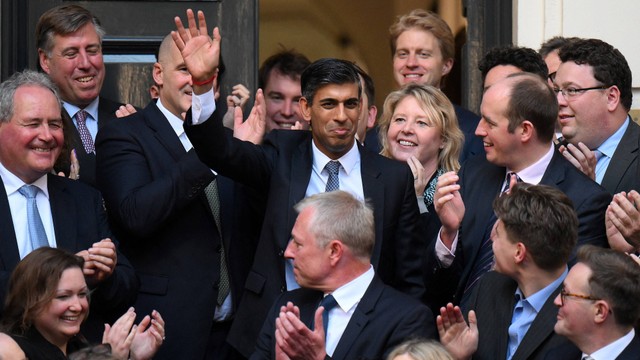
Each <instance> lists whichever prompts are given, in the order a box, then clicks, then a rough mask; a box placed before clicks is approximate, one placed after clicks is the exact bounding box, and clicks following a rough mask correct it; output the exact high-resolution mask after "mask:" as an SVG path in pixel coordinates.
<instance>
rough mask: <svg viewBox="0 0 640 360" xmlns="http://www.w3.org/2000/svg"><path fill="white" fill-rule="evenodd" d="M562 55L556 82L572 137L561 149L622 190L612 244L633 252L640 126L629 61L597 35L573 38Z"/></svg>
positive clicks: (611, 221) (614, 206) (639, 228)
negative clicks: (634, 109)
mask: <svg viewBox="0 0 640 360" xmlns="http://www.w3.org/2000/svg"><path fill="white" fill-rule="evenodd" d="M559 56H560V60H561V61H562V63H561V64H560V66H559V67H558V71H557V72H556V75H555V77H554V79H553V84H554V89H555V91H556V94H557V98H558V105H559V114H558V117H559V121H560V124H561V125H562V135H563V136H564V138H565V140H566V141H568V145H566V147H565V146H561V147H560V151H561V152H562V153H563V155H564V156H565V157H566V158H567V159H568V160H569V161H571V162H572V163H573V164H574V165H575V166H576V167H577V168H578V169H580V170H581V171H582V172H584V173H585V174H587V175H588V176H589V177H591V178H592V179H594V180H595V181H596V182H597V183H598V184H600V185H602V187H604V188H605V189H606V190H607V191H609V192H610V193H611V194H618V195H619V196H616V197H614V200H613V201H612V203H611V207H610V209H609V211H607V227H608V228H609V231H608V234H607V235H608V238H609V244H610V245H611V247H613V248H616V249H618V250H624V251H632V250H633V247H631V246H630V245H629V244H627V242H630V243H632V244H634V245H635V247H636V248H638V245H639V243H640V223H638V221H637V219H638V218H640V213H639V212H638V210H637V207H638V206H639V205H640V194H638V191H639V190H640V176H638V175H639V171H640V166H639V162H640V161H639V159H638V148H639V145H640V126H638V124H636V123H635V122H634V121H633V120H632V119H631V117H630V116H629V115H628V113H629V109H630V108H631V103H632V97H633V94H632V91H631V70H630V68H629V64H628V63H627V60H626V59H625V57H624V56H623V55H622V54H621V53H620V51H618V49H616V48H614V47H613V46H611V45H610V44H607V43H606V42H604V41H601V40H598V39H580V40H577V41H575V42H572V43H570V44H568V45H566V46H564V47H563V48H562V49H561V50H560V52H559ZM634 205H635V206H634ZM633 219H636V220H635V221H634V220H633Z"/></svg>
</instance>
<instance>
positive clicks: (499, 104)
mask: <svg viewBox="0 0 640 360" xmlns="http://www.w3.org/2000/svg"><path fill="white" fill-rule="evenodd" d="M556 103H557V102H556V99H555V94H554V93H553V91H551V89H550V88H549V85H548V84H547V83H546V81H545V80H543V79H541V78H540V77H539V76H537V75H533V74H529V73H517V74H512V75H510V76H509V77H507V78H506V79H504V80H502V81H499V82H497V83H495V84H494V85H492V86H491V87H489V88H488V89H487V90H486V92H485V94H484V97H483V100H482V107H481V110H482V119H481V120H480V124H479V125H478V128H477V129H476V135H477V136H480V137H482V139H483V143H484V146H485V151H486V160H485V159H478V161H474V162H469V163H466V164H464V165H463V166H462V168H461V169H460V172H459V174H456V173H454V172H449V173H445V174H444V175H442V176H441V177H440V179H439V180H438V187H437V190H436V194H435V200H434V204H436V205H435V208H436V212H437V213H438V216H439V218H440V220H441V222H442V228H441V230H440V233H439V235H438V240H437V242H436V251H435V254H436V256H435V257H436V259H433V258H432V259H427V261H428V262H429V266H430V269H431V273H432V274H433V276H434V277H435V278H438V277H442V278H445V277H446V278H447V280H448V281H451V280H450V279H451V278H454V279H455V278H457V279H458V288H457V290H456V292H455V294H454V295H455V296H454V297H453V298H452V300H453V302H454V303H459V302H461V301H464V300H465V299H464V298H463V295H464V294H467V295H468V294H470V291H469V290H470V289H472V288H473V286H474V285H475V284H476V282H477V280H478V279H479V278H480V276H482V274H483V273H485V272H487V271H488V270H489V269H490V267H491V264H492V262H493V261H492V252H491V243H490V242H489V241H488V240H489V235H490V232H491V229H492V227H493V223H494V222H495V220H496V217H495V215H494V212H493V210H492V208H491V204H492V202H493V200H494V199H495V197H497V196H498V195H499V194H500V193H501V192H503V191H504V190H505V189H508V187H509V185H510V183H511V182H516V181H524V182H527V183H530V184H544V185H549V186H553V187H556V188H558V189H560V190H561V191H562V192H564V193H565V194H566V195H567V196H568V197H569V198H570V199H571V201H572V202H573V206H574V209H575V210H576V213H577V214H578V221H579V226H578V245H584V244H595V245H598V246H606V245H607V242H606V235H605V228H604V212H605V209H606V207H607V205H608V204H609V202H610V200H611V196H610V195H609V194H608V193H607V192H606V191H605V190H604V189H602V188H601V187H600V186H599V185H598V184H596V183H594V182H593V181H592V180H590V179H589V178H587V177H586V176H585V175H584V174H582V173H581V172H580V171H578V170H577V169H576V168H575V167H574V166H572V165H571V164H570V163H569V162H568V161H567V160H565V159H564V157H563V156H562V155H561V154H560V153H558V152H557V151H556V149H555V147H554V145H553V142H552V138H553V134H554V123H555V121H556V117H557V112H556V108H557V107H556ZM514 175H515V176H514ZM572 259H573V257H572V258H571V260H570V261H569V262H570V264H571V263H572V262H573V261H572ZM444 275H447V276H444ZM465 298H466V297H465Z"/></svg>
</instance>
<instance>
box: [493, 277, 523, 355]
mask: <svg viewBox="0 0 640 360" xmlns="http://www.w3.org/2000/svg"><path fill="white" fill-rule="evenodd" d="M501 276H502V275H501ZM505 280H506V281H508V285H507V286H504V287H502V290H503V293H502V294H500V296H496V298H497V299H500V298H502V299H507V301H506V302H505V306H504V311H497V312H496V313H494V314H492V315H491V316H493V317H494V318H495V324H496V326H495V329H503V330H502V335H503V336H498V339H499V340H498V341H499V346H498V351H499V352H498V355H499V356H498V357H497V358H498V359H506V358H507V347H508V346H509V325H511V319H512V318H513V310H514V307H515V306H516V299H515V293H516V288H517V287H518V283H516V282H515V281H513V280H512V279H505ZM493 336H495V334H494V335H493Z"/></svg>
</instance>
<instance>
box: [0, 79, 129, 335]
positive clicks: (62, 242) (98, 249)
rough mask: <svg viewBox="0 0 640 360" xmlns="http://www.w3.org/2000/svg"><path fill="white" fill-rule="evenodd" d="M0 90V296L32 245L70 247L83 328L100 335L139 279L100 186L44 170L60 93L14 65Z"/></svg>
mask: <svg viewBox="0 0 640 360" xmlns="http://www.w3.org/2000/svg"><path fill="white" fill-rule="evenodd" d="M0 93H1V94H2V97H1V98H0V114H1V115H0V143H1V144H2V146H1V147H0V179H1V180H0V184H2V190H3V191H2V192H0V218H1V219H2V220H1V221H0V223H2V224H3V225H2V226H0V300H2V303H4V297H5V295H6V291H7V285H8V281H9V276H10V274H11V271H12V270H13V268H14V267H15V266H16V265H17V263H18V262H19V261H20V259H21V258H23V257H25V256H26V255H27V254H28V253H30V252H31V251H32V250H34V249H36V248H38V247H40V246H52V247H59V248H63V249H66V250H69V251H72V252H76V253H77V254H78V255H80V256H82V257H83V258H84V259H85V267H84V269H83V271H84V274H85V277H86V280H87V284H88V285H89V287H90V288H91V289H92V294H91V299H92V301H91V311H90V315H89V318H88V320H87V322H86V323H85V324H84V327H83V331H82V332H83V334H84V335H85V336H87V337H88V339H89V340H91V341H95V342H100V341H101V340H102V332H103V330H104V324H105V323H107V322H108V323H112V322H113V321H114V320H115V319H117V318H118V317H119V316H120V315H121V314H122V313H124V312H125V311H126V310H127V308H128V307H129V306H131V305H132V304H133V302H134V300H135V297H136V294H137V291H138V279H137V278H136V276H135V273H134V271H133V268H132V267H131V265H130V264H129V262H128V260H127V259H126V258H125V257H124V256H122V255H121V254H120V253H119V252H118V251H117V249H116V245H115V243H114V242H113V241H112V240H111V239H110V238H111V231H110V230H109V226H108V224H107V218H106V214H105V212H104V208H103V205H102V198H101V196H100V193H98V191H96V190H95V189H93V188H91V187H89V186H87V185H85V184H82V183H78V182H75V181H72V180H68V179H65V178H63V177H58V176H55V175H53V174H50V172H51V170H52V169H53V164H54V163H55V161H56V159H57V157H58V156H59V154H60V151H61V148H62V144H63V142H64V136H63V121H62V119H61V118H60V99H59V98H58V96H57V93H56V92H55V90H54V85H53V84H52V83H51V81H50V80H49V78H48V77H47V76H45V75H43V74H40V73H36V72H33V71H25V72H23V73H17V74H15V75H14V76H12V77H11V78H10V79H9V80H7V81H5V82H4V83H2V85H0ZM29 192H33V193H34V194H35V198H34V200H30V198H29V197H30V196H32V195H34V194H29ZM34 202H35V204H34ZM30 230H34V231H35V233H32V232H31V231H30Z"/></svg>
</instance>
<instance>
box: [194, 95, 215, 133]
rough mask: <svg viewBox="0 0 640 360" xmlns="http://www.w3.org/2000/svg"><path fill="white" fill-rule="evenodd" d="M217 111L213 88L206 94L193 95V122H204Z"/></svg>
mask: <svg viewBox="0 0 640 360" xmlns="http://www.w3.org/2000/svg"><path fill="white" fill-rule="evenodd" d="M214 111H216V102H215V99H214V97H213V88H212V89H211V90H209V91H207V92H206V93H204V94H200V95H196V94H193V96H191V123H192V124H193V125H198V124H202V123H203V122H205V121H207V119H208V118H210V117H211V115H212V114H213V112H214Z"/></svg>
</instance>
